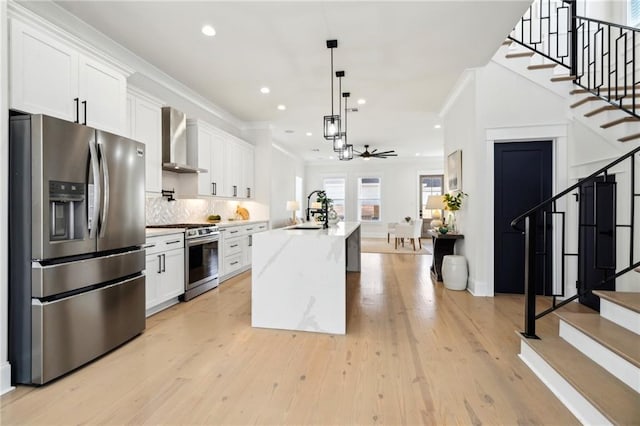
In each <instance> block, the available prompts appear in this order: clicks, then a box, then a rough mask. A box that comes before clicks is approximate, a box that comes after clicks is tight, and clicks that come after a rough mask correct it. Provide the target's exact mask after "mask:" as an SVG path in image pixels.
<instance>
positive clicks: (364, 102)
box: [358, 99, 367, 105]
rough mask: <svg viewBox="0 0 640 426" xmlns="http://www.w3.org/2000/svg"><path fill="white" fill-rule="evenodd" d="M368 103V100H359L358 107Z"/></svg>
mask: <svg viewBox="0 0 640 426" xmlns="http://www.w3.org/2000/svg"><path fill="white" fill-rule="evenodd" d="M366 103H367V100H366V99H358V105H364V104H366Z"/></svg>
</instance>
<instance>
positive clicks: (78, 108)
mask: <svg viewBox="0 0 640 426" xmlns="http://www.w3.org/2000/svg"><path fill="white" fill-rule="evenodd" d="M73 102H74V103H75V104H76V120H75V121H74V123H80V98H73Z"/></svg>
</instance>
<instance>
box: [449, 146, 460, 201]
mask: <svg viewBox="0 0 640 426" xmlns="http://www.w3.org/2000/svg"><path fill="white" fill-rule="evenodd" d="M447 184H448V185H447V187H448V188H449V191H462V150H460V149H458V150H456V151H453V152H452V153H451V154H449V157H448V158H447Z"/></svg>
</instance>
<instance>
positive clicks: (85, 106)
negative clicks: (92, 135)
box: [82, 101, 87, 126]
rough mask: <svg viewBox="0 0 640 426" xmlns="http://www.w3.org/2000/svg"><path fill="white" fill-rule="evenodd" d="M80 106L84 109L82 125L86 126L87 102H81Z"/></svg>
mask: <svg viewBox="0 0 640 426" xmlns="http://www.w3.org/2000/svg"><path fill="white" fill-rule="evenodd" d="M82 106H83V107H84V123H82V124H84V125H85V126H86V125H87V101H82Z"/></svg>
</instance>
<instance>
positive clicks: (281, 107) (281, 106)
mask: <svg viewBox="0 0 640 426" xmlns="http://www.w3.org/2000/svg"><path fill="white" fill-rule="evenodd" d="M278 109H279V110H280V111H284V110H285V109H287V107H286V106H284V105H278Z"/></svg>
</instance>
